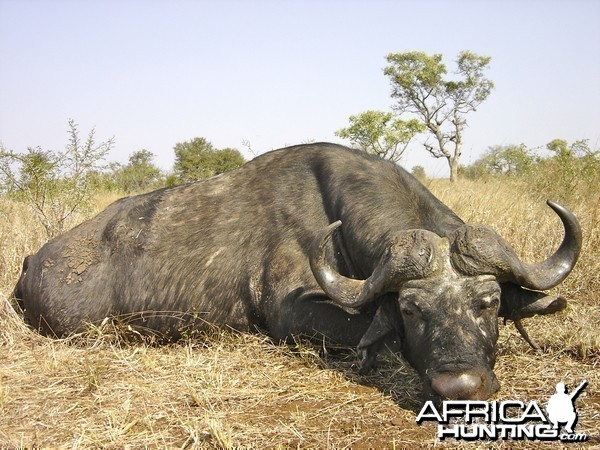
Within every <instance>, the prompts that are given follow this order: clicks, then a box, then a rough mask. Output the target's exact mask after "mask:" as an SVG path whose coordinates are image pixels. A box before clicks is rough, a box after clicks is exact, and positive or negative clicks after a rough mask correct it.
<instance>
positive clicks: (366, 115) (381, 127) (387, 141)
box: [335, 110, 425, 162]
mask: <svg viewBox="0 0 600 450" xmlns="http://www.w3.org/2000/svg"><path fill="white" fill-rule="evenodd" d="M349 120H350V126H349V127H348V128H342V129H341V130H338V131H336V132H335V135H336V136H339V137H341V138H343V139H348V140H350V142H351V143H352V144H353V145H356V146H358V147H359V148H360V149H361V150H364V151H366V152H367V153H372V154H375V155H379V156H380V157H382V158H385V159H389V160H390V161H393V162H398V161H399V160H400V158H401V157H402V154H403V153H404V151H405V150H406V147H408V144H409V143H410V141H411V140H412V139H413V137H414V136H415V135H416V134H417V133H420V132H422V131H425V127H424V126H423V125H422V124H421V122H419V121H418V120H416V119H411V120H408V121H405V120H401V119H400V118H398V117H397V116H396V115H395V114H393V113H391V112H383V111H373V110H370V111H365V112H363V113H360V114H357V115H355V116H350V119H349Z"/></svg>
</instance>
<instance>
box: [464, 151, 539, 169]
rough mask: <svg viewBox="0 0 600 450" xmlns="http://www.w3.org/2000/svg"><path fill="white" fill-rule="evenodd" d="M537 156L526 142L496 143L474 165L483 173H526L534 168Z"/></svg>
mask: <svg viewBox="0 0 600 450" xmlns="http://www.w3.org/2000/svg"><path fill="white" fill-rule="evenodd" d="M536 162H537V160H536V158H535V157H534V155H533V154H532V152H531V151H530V150H529V149H528V148H527V146H526V145H525V144H521V145H495V146H492V147H489V148H488V150H487V151H486V152H485V153H484V155H483V156H482V157H481V158H479V159H478V160H477V161H475V163H474V164H473V166H474V167H475V168H481V170H480V171H479V172H480V173H481V174H490V175H526V174H528V173H530V172H531V170H533V168H534V167H535V163H536Z"/></svg>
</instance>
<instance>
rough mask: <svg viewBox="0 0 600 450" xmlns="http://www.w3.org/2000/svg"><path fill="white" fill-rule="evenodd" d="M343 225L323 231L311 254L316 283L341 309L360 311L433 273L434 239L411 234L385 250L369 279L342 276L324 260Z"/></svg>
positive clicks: (420, 233) (421, 232) (419, 232)
mask: <svg viewBox="0 0 600 450" xmlns="http://www.w3.org/2000/svg"><path fill="white" fill-rule="evenodd" d="M341 224H342V222H341V221H339V220H338V221H337V222H334V223H332V224H331V225H329V226H328V227H326V228H325V229H323V230H322V231H320V232H319V233H318V234H317V235H316V236H315V238H314V240H313V243H312V246H311V250H310V267H311V269H312V272H313V274H314V276H315V279H316V280H317V283H319V286H320V287H321V289H323V291H324V292H325V293H326V294H327V296H329V298H331V300H333V301H334V302H335V303H337V304H338V305H341V306H344V307H347V308H359V307H361V306H363V305H366V304H367V303H369V302H371V301H372V300H374V299H375V298H377V297H378V296H379V295H381V294H384V293H386V292H388V290H389V289H393V288H394V287H395V288H396V289H397V288H398V285H399V283H401V282H402V281H406V280H412V279H418V278H424V277H425V276H427V275H428V274H429V273H431V272H432V270H433V268H432V264H431V261H432V259H433V254H434V240H433V239H432V237H433V236H435V235H434V234H433V233H431V232H429V231H425V230H408V231H406V232H405V233H402V234H400V235H399V236H398V237H397V238H396V239H395V241H394V242H393V243H392V245H391V246H390V247H389V248H388V249H387V250H386V252H385V254H384V255H383V257H382V258H381V261H380V262H379V264H378V265H377V266H376V267H375V269H374V271H373V274H372V275H371V276H370V277H369V278H367V279H366V280H355V279H352V278H347V277H345V276H343V275H341V274H340V273H339V272H338V271H337V270H336V269H334V268H333V267H331V265H330V264H329V263H328V261H327V258H326V257H325V247H326V246H327V243H328V242H329V240H330V239H331V236H332V235H333V233H334V231H335V230H336V229H337V228H339V227H340V226H341Z"/></svg>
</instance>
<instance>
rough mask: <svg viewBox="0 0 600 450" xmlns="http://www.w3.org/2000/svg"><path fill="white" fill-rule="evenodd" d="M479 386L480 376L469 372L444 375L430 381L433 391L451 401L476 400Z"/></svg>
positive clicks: (479, 394) (478, 394)
mask: <svg viewBox="0 0 600 450" xmlns="http://www.w3.org/2000/svg"><path fill="white" fill-rule="evenodd" d="M481 385H482V380H481V376H479V375H477V374H474V373H470V372H463V373H459V374H456V373H444V374H441V375H437V376H435V377H433V378H432V380H431V387H432V388H433V390H434V391H435V392H437V393H438V394H439V395H441V396H442V397H445V398H448V399H451V400H478V399H480V398H479V397H480V396H481V393H480V390H481V389H480V388H481Z"/></svg>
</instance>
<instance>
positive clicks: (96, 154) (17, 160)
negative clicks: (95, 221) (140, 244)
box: [0, 120, 113, 238]
mask: <svg viewBox="0 0 600 450" xmlns="http://www.w3.org/2000/svg"><path fill="white" fill-rule="evenodd" d="M94 134H95V131H94V130H93V129H92V131H90V133H89V135H88V137H87V139H86V141H85V143H83V144H82V142H81V140H80V138H79V130H78V129H77V124H76V123H75V122H74V121H73V120H69V142H68V144H67V148H66V150H65V151H64V152H54V151H52V150H47V151H44V150H42V149H41V148H40V147H35V148H31V147H30V148H28V149H27V153H17V152H14V151H7V150H5V149H4V148H1V149H0V188H1V189H2V191H3V192H5V193H9V194H10V195H12V196H13V197H14V198H16V199H18V200H22V201H24V202H26V203H27V204H28V205H29V206H30V207H31V208H32V209H33V211H34V213H35V215H36V217H37V218H38V220H39V222H40V223H41V224H42V225H43V226H44V228H45V230H46V234H47V236H48V238H52V237H54V236H56V235H58V234H60V233H62V232H63V231H64V230H65V229H66V227H67V221H68V220H69V219H70V218H71V217H72V216H73V214H74V213H75V212H76V211H79V210H85V209H87V208H89V207H90V206H91V200H92V196H93V194H94V186H95V183H94V179H95V175H96V174H97V173H98V172H99V171H102V169H103V168H104V165H103V161H104V158H105V156H106V154H107V153H108V152H109V150H110V148H111V147H112V145H113V139H109V140H108V141H106V142H102V143H100V144H96V140H95V136H94Z"/></svg>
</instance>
